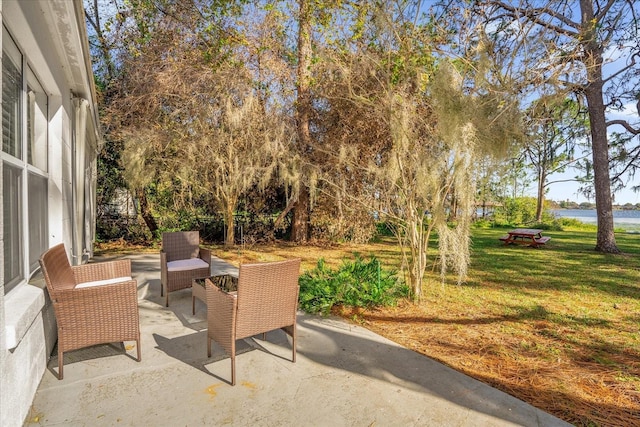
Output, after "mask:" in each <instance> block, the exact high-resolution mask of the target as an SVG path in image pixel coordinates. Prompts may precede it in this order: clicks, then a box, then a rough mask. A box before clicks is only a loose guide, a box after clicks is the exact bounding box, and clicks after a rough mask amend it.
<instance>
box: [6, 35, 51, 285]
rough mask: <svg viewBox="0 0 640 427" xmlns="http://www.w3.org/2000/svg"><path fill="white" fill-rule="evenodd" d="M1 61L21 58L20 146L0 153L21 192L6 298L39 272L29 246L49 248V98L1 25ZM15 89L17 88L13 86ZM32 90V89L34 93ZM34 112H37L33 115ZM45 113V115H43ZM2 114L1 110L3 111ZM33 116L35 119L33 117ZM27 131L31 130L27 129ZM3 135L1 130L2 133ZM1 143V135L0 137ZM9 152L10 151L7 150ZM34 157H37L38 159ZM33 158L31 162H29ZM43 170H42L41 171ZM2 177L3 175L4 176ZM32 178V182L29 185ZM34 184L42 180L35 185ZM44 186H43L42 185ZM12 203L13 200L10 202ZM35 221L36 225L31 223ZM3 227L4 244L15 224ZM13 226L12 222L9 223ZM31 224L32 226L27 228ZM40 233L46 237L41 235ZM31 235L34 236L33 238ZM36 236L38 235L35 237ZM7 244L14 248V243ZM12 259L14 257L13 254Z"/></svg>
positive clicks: (18, 48)
mask: <svg viewBox="0 0 640 427" xmlns="http://www.w3.org/2000/svg"><path fill="white" fill-rule="evenodd" d="M2 36H3V38H2V52H3V55H2V61H3V62H4V61H5V52H7V51H9V52H11V51H13V53H12V57H13V56H16V54H15V52H18V53H19V56H20V58H21V63H20V69H19V73H20V95H19V104H20V107H19V117H18V119H17V121H18V122H19V123H18V125H17V126H16V128H17V129H19V134H20V135H19V138H20V141H19V144H17V145H18V148H16V149H15V150H14V151H12V152H7V151H5V150H4V148H5V147H4V140H3V148H2V150H0V161H1V162H2V168H3V170H4V168H5V167H6V166H10V167H11V168H14V169H18V170H19V173H20V183H21V185H20V188H19V189H18V195H17V199H18V200H17V201H15V202H16V205H17V207H15V206H14V207H11V208H12V209H17V210H18V213H17V215H18V216H19V218H18V219H17V221H18V224H17V233H12V234H16V235H17V239H18V241H19V243H18V244H17V245H18V246H19V253H18V256H19V273H18V275H17V276H15V275H13V272H12V277H10V278H8V277H5V278H4V282H5V283H3V285H4V286H3V288H4V294H5V295H7V294H8V293H9V292H11V291H12V290H13V289H15V288H16V287H17V286H18V285H20V284H21V283H25V282H27V281H28V280H29V279H30V277H31V276H33V274H35V273H36V272H37V271H39V269H40V266H39V263H38V262H37V260H36V261H35V262H34V260H33V256H32V255H33V249H34V248H32V247H31V246H33V244H36V245H38V246H40V247H39V248H37V251H39V252H43V251H44V250H46V249H47V248H48V246H49V233H48V228H49V224H48V222H49V207H48V204H49V197H48V187H49V167H50V165H49V160H50V138H49V123H50V116H49V102H50V99H49V95H48V93H47V92H46V90H45V89H44V87H43V85H42V83H41V80H40V79H39V78H38V75H37V74H36V73H35V71H34V68H33V67H32V66H31V65H30V64H29V61H28V58H27V56H26V54H25V51H24V49H21V47H20V45H19V44H18V43H17V42H16V39H15V38H14V37H13V36H12V35H11V33H10V32H9V30H8V29H7V28H6V26H5V25H4V23H3V25H2ZM10 60H11V61H12V63H14V65H15V61H14V59H13V58H11V59H10ZM16 86H17V85H16ZM32 86H35V90H34V88H33V87H32ZM30 89H32V91H33V93H34V105H33V106H32V105H30V103H29V96H30V95H29V90H30ZM3 94H4V85H3ZM29 108H34V112H35V113H37V114H38V115H37V120H35V119H32V120H29V114H30V111H29ZM36 110H37V111H36ZM43 110H44V111H43ZM3 113H4V110H3ZM35 113H34V118H35V117H36V114H35ZM30 127H32V128H31V129H30ZM3 133H4V129H3ZM36 137H37V138H41V139H40V140H39V141H40V146H38V145H36V144H35V143H34V144H33V147H30V144H32V142H33V141H32V140H35V138H36ZM3 139H4V135H3ZM9 148H10V147H9ZM32 149H35V150H38V151H40V152H38V153H33V155H32V156H30V155H29V153H30V151H31V150H32ZM16 152H17V153H18V154H19V155H20V157H16V156H14V155H13V153H16ZM35 156H38V157H37V158H36V157H35ZM30 157H32V158H33V161H32V159H31V158H30ZM43 168H44V169H43ZM3 175H4V172H3ZM32 178H35V179H34V180H33V181H32ZM37 180H44V182H43V181H40V182H38V181H37ZM31 182H33V183H34V184H35V185H34V186H33V187H34V188H36V189H38V190H43V191H40V193H42V194H40V195H39V197H38V200H37V202H36V205H37V210H38V212H31V211H33V209H32V210H31V211H30V209H29V203H30V198H31V197H32V196H33V194H32V191H30V189H31V187H32V185H30V183H31ZM42 184H44V185H42ZM4 185H5V183H4V180H3V190H4V189H5V188H4ZM12 201H13V200H12ZM6 202H7V200H6V198H5V197H4V196H3V202H2V204H3V215H4V209H5V206H4V205H5V203H6ZM34 218H35V222H34ZM2 222H3V227H4V233H5V236H4V239H5V240H6V239H7V237H9V236H7V235H6V234H7V233H6V231H7V230H8V229H9V228H11V229H14V228H15V227H16V224H9V223H8V222H6V221H5V220H4V219H3V221H2ZM12 222H13V221H12ZM31 224H34V225H35V226H30V225H31ZM42 232H44V233H45V235H44V236H43V235H41V234H42ZM32 234H33V235H32ZM36 234H40V235H39V236H37V237H36ZM11 238H12V239H13V238H15V236H11ZM10 244H14V246H15V242H13V243H11V242H10ZM12 255H13V254H12ZM6 259H7V254H6V253H5V254H4V255H3V264H4V266H3V268H5V271H6V268H7V267H6V262H5V261H6Z"/></svg>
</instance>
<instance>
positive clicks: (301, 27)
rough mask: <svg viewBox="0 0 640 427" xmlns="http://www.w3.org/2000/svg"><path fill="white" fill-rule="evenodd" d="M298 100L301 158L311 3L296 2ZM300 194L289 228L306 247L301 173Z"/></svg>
mask: <svg viewBox="0 0 640 427" xmlns="http://www.w3.org/2000/svg"><path fill="white" fill-rule="evenodd" d="M298 7H299V11H298V13H299V17H298V70H297V72H298V76H297V77H298V82H297V91H298V100H297V104H296V116H297V127H298V147H299V150H300V153H301V155H302V157H305V156H306V155H308V153H309V151H310V149H311V132H310V130H309V121H310V116H311V114H310V113H311V98H310V96H311V95H310V93H309V84H310V81H311V54H312V51H311V2H310V0H298ZM301 173H302V176H301V177H300V179H301V183H300V194H299V195H298V201H297V202H296V204H295V206H294V208H293V222H292V224H291V240H293V241H294V242H298V243H305V242H306V241H307V240H308V238H309V214H310V203H309V199H310V195H309V187H308V186H307V184H306V181H307V180H306V178H307V177H306V176H305V174H306V172H305V171H304V170H302V171H301Z"/></svg>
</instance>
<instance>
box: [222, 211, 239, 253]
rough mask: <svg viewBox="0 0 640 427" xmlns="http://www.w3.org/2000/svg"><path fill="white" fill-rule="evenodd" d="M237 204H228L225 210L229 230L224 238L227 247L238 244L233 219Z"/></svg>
mask: <svg viewBox="0 0 640 427" xmlns="http://www.w3.org/2000/svg"><path fill="white" fill-rule="evenodd" d="M234 208H235V204H233V203H230V202H227V204H226V210H225V215H224V216H225V222H226V224H227V230H226V233H225V237H224V244H225V246H233V245H235V243H236V236H235V221H234V219H233V209H234Z"/></svg>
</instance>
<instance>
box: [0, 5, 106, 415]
mask: <svg viewBox="0 0 640 427" xmlns="http://www.w3.org/2000/svg"><path fill="white" fill-rule="evenodd" d="M0 17H1V18H2V23H3V31H2V46H3V56H2V61H3V62H2V64H3V68H2V69H3V74H5V70H8V71H6V74H7V75H6V76H3V77H6V78H5V79H3V80H2V81H3V97H2V99H3V101H2V103H3V110H2V112H3V116H2V129H3V150H2V153H1V154H2V159H1V160H2V161H0V172H1V173H0V176H2V178H0V179H2V184H3V185H2V186H0V187H1V188H2V190H0V191H2V197H1V198H0V200H1V202H0V204H2V208H3V209H2V214H0V225H2V227H0V241H1V243H2V244H1V245H0V257H2V260H3V262H2V265H3V268H1V269H0V425H2V426H5V427H11V426H21V425H23V423H24V421H25V419H26V417H27V416H28V413H29V409H30V407H31V402H32V401H33V396H34V395H35V392H36V389H37V386H38V384H39V383H40V380H41V378H42V375H43V374H44V372H45V369H46V367H47V362H48V360H49V358H50V355H51V353H52V351H53V348H54V345H55V341H56V339H57V332H56V325H55V317H54V314H53V308H52V306H51V301H50V299H49V296H48V294H47V291H46V289H45V287H44V283H43V280H42V277H41V273H40V272H39V267H38V265H37V257H38V253H41V250H42V249H46V248H48V247H51V246H53V245H55V244H58V243H61V242H63V243H65V246H66V248H67V251H68V255H69V258H70V260H71V263H72V264H76V265H77V264H80V263H82V262H84V261H86V260H87V259H88V258H90V257H91V256H92V254H93V248H92V242H93V239H94V230H95V190H96V188H95V187H96V182H95V176H96V156H97V152H98V147H99V142H100V134H99V125H98V117H97V107H96V96H95V88H94V86H93V74H92V71H91V63H90V57H89V51H88V41H87V34H86V27H85V22H84V10H83V5H82V0H29V1H15V0H12V1H8V0H0ZM5 49H7V52H9V53H11V55H5ZM11 58H12V60H13V62H12V64H11V65H10V64H9V63H8V62H6V61H9V60H10V59H11ZM5 65H6V67H5ZM16 70H18V72H17V73H16ZM9 71H11V72H12V73H13V74H11V76H14V75H17V76H20V75H22V78H23V82H24V83H23V86H22V87H21V88H20V86H19V84H17V83H16V81H15V79H14V80H10V79H9V77H11V76H10V75H9V74H10V73H9ZM5 82H6V84H5ZM11 85H13V86H11ZM9 87H13V88H17V89H16V90H14V91H13V92H11V93H9V92H8V90H9V89H8V88H9ZM16 96H19V97H21V98H20V101H16V99H15V97H16ZM9 104H11V105H9ZM27 117H28V120H27ZM38 120H40V121H39V122H38ZM34 123H36V125H34ZM34 126H40V127H41V129H40V128H39V129H40V130H39V131H37V132H35V131H33V130H32V129H35V127H34ZM42 129H44V131H43V130H42ZM34 135H35V136H34ZM9 136H10V138H9ZM5 140H11V141H14V142H15V141H23V143H22V144H23V145H22V152H20V150H19V149H18V150H12V149H11V144H7V143H6V141H5ZM14 145H15V146H18V145H19V143H18V142H15V143H14ZM5 178H6V179H5ZM9 178H11V179H12V180H13V179H15V182H14V181H11V184H17V185H11V186H10V185H9V184H10V182H9V181H10V180H9ZM6 272H8V273H6ZM5 276H10V277H5Z"/></svg>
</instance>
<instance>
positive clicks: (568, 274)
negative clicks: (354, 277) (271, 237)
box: [213, 228, 640, 426]
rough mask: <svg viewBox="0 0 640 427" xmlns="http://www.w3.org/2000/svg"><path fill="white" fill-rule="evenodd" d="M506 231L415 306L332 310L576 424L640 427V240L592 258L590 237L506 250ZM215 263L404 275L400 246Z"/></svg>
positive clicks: (284, 251) (579, 234)
mask: <svg viewBox="0 0 640 427" xmlns="http://www.w3.org/2000/svg"><path fill="white" fill-rule="evenodd" d="M505 232H506V229H497V228H494V229H478V230H474V232H473V247H472V262H471V266H470V269H469V274H468V280H467V282H466V283H465V284H463V285H460V286H458V285H456V284H455V283H454V280H453V279H451V281H450V282H449V283H446V284H444V285H443V284H441V282H440V280H439V275H438V272H437V271H436V272H434V273H432V272H431V271H429V272H428V273H429V275H428V276H429V277H427V278H426V279H425V284H424V291H423V299H422V301H421V303H420V304H417V305H416V304H412V303H410V302H406V301H403V302H401V303H400V304H399V305H398V306H397V307H388V308H380V309H370V310H358V311H354V310H348V309H341V310H336V314H339V315H342V316H344V317H346V318H347V319H350V320H351V321H354V322H358V323H359V324H361V325H363V326H365V327H367V328H369V329H371V330H373V331H375V332H377V333H379V334H381V335H383V336H386V337H387V338H389V339H391V340H393V341H396V342H398V343H400V344H402V345H404V346H406V347H407V348H410V349H413V350H415V351H417V352H420V353H423V354H425V355H427V356H429V357H431V358H433V359H436V360H439V361H441V362H443V363H445V364H447V365H449V366H451V367H453V368H454V369H456V370H459V371H461V372H464V373H466V374H468V375H470V376H472V377H475V378H477V379H479V380H481V381H483V382H485V383H487V384H490V385H492V386H494V387H496V388H498V389H501V390H503V391H505V392H507V393H509V394H511V395H513V396H515V397H518V398H520V399H522V400H524V401H526V402H529V403H531V404H532V405H534V406H536V407H538V408H541V409H543V410H545V411H547V412H550V413H552V414H554V415H556V416H558V417H560V418H562V419H564V420H566V421H568V422H570V423H572V424H575V425H584V426H592V425H601V426H632V425H636V426H637V425H640V234H622V233H620V234H617V235H616V239H617V243H618V247H619V248H620V249H621V250H622V251H623V252H624V254H623V255H617V256H613V255H603V254H600V253H597V252H595V251H594V250H593V248H594V246H595V232H594V231H579V230H578V231H548V232H547V231H545V232H544V233H543V234H544V235H547V236H550V237H551V241H550V242H549V243H547V245H545V246H544V247H542V248H539V249H534V248H530V247H526V246H515V245H510V246H504V245H503V244H502V242H500V241H499V240H498V238H499V237H500V236H502V235H503V234H505ZM213 249H214V254H216V255H217V256H220V257H221V258H224V259H226V260H229V261H231V262H232V263H235V264H236V265H237V264H239V263H240V262H249V261H255V260H258V261H270V260H277V259H282V258H286V257H294V256H295V257H301V258H302V259H303V270H306V269H311V268H313V267H315V265H316V262H317V260H318V259H319V258H320V257H323V258H325V260H326V261H327V264H329V265H334V266H337V265H338V264H339V263H340V261H341V260H342V259H344V258H348V259H353V253H354V252H358V253H360V254H362V255H364V256H367V255H368V254H375V255H376V257H378V258H379V259H380V260H381V262H382V263H383V264H384V265H386V266H387V267H391V268H398V267H399V263H400V257H399V251H398V249H397V247H396V246H395V244H394V241H393V240H389V241H385V242H381V243H374V244H368V245H338V246H332V247H318V246H311V245H309V246H293V245H289V244H286V243H279V244H269V245H256V246H252V247H245V248H242V249H239V248H236V249H234V250H228V251H227V250H224V249H223V248H221V247H214V248H213Z"/></svg>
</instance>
